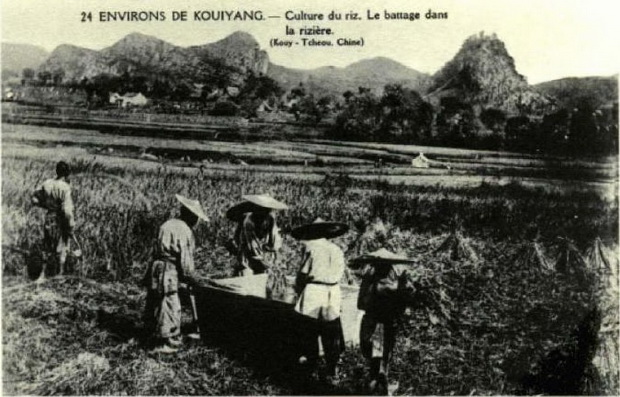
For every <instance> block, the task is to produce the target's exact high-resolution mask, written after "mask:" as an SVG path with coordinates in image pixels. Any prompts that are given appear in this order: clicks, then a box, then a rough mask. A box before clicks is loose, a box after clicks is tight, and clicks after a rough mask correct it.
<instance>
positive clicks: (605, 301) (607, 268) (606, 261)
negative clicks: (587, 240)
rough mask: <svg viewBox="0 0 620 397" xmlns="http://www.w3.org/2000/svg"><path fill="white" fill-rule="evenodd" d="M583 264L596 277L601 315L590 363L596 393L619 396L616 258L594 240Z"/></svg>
mask: <svg viewBox="0 0 620 397" xmlns="http://www.w3.org/2000/svg"><path fill="white" fill-rule="evenodd" d="M587 265H588V266H589V268H590V269H592V270H593V271H594V272H596V275H597V280H596V281H597V290H596V298H597V305H598V307H599V309H600V310H601V314H602V320H601V328H600V330H599V333H598V339H599V345H598V348H597V350H596V355H595V356H594V359H593V360H592V363H593V364H594V366H595V367H596V368H597V370H598V372H599V376H600V380H601V385H600V389H601V390H600V391H601V392H602V393H603V394H609V395H620V372H619V371H620V367H619V365H620V349H619V346H618V343H619V339H620V318H619V310H620V305H619V302H620V293H619V292H620V290H619V288H618V258H617V256H615V255H614V254H613V252H612V251H610V250H609V249H607V248H606V247H605V246H604V245H603V243H602V241H601V240H600V238H597V239H596V240H595V241H594V243H593V244H592V246H591V247H590V249H589V250H588V253H587Z"/></svg>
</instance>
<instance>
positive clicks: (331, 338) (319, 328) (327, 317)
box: [291, 218, 349, 383]
mask: <svg viewBox="0 0 620 397" xmlns="http://www.w3.org/2000/svg"><path fill="white" fill-rule="evenodd" d="M348 230H349V227H348V226H347V225H346V224H344V223H337V222H325V221H323V220H322V219H320V218H319V219H317V220H315V221H314V223H310V224H306V225H303V226H299V227H297V228H295V229H293V230H292V231H291V236H293V237H294V238H296V239H298V240H301V241H302V243H303V245H304V252H303V259H302V264H301V268H300V269H299V272H298V274H297V280H296V283H295V284H296V285H295V289H296V292H297V293H300V296H299V299H298V300H297V304H296V305H295V311H296V312H298V313H300V314H302V315H303V316H305V317H306V318H307V319H308V322H307V324H305V325H306V326H305V327H304V330H305V334H306V337H307V341H304V346H305V350H306V351H305V352H304V353H305V354H304V356H302V358H301V359H300V363H302V364H306V365H307V366H308V367H309V368H314V366H315V364H316V361H317V359H318V356H319V346H318V338H319V337H320V338H321V344H322V346H323V350H324V351H325V359H326V363H327V376H328V378H329V379H330V380H331V381H332V383H335V382H336V381H337V379H336V377H337V364H338V360H339V359H340V354H341V353H342V351H343V350H344V335H343V332H342V324H341V322H340V306H341V295H340V285H339V284H340V280H341V278H342V276H343V274H344V271H345V261H344V253H343V252H342V250H341V249H340V247H338V246H337V245H336V244H334V243H332V242H330V241H327V239H328V238H334V237H338V236H340V235H343V234H344V233H346V232H347V231H348Z"/></svg>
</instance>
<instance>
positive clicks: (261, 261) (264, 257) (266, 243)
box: [226, 194, 288, 276]
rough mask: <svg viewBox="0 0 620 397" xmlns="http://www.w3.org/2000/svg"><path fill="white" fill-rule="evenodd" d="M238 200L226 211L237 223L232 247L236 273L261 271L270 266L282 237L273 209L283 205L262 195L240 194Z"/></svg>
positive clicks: (244, 273)
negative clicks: (235, 258) (235, 261)
mask: <svg viewBox="0 0 620 397" xmlns="http://www.w3.org/2000/svg"><path fill="white" fill-rule="evenodd" d="M243 198H244V200H245V201H243V202H242V203H240V204H237V205H235V206H234V207H232V208H231V209H229V210H228V212H227V213H226V216H227V217H228V218H229V219H231V220H234V221H236V222H237V230H236V231H235V237H234V250H235V251H236V254H237V259H238V267H237V269H236V275H237V276H247V275H252V274H260V273H265V271H266V270H267V269H268V268H269V267H270V266H271V264H272V263H273V261H274V260H275V257H276V255H277V252H278V250H279V249H280V247H281V245H282V238H281V236H280V231H279V229H278V225H277V222H276V212H277V211H278V210H284V209H287V208H288V207H287V205H286V204H284V203H282V202H280V201H278V200H276V199H274V198H272V197H270V196H269V195H266V194H260V195H247V196H243Z"/></svg>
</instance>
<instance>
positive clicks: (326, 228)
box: [291, 218, 349, 240]
mask: <svg viewBox="0 0 620 397" xmlns="http://www.w3.org/2000/svg"><path fill="white" fill-rule="evenodd" d="M348 231H349V225H347V224H346V223H340V222H326V221H324V220H323V219H321V218H317V219H316V220H315V221H314V222H312V223H308V224H305V225H301V226H298V227H296V228H295V229H293V230H292V231H291V236H293V238H296V239H298V240H316V239H319V238H334V237H338V236H342V235H343V234H345V233H346V232H348Z"/></svg>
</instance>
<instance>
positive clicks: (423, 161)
mask: <svg viewBox="0 0 620 397" xmlns="http://www.w3.org/2000/svg"><path fill="white" fill-rule="evenodd" d="M411 166H412V167H415V168H428V167H430V160H429V159H427V158H426V156H425V155H424V153H420V155H419V156H418V157H416V158H414V159H413V160H411Z"/></svg>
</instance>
